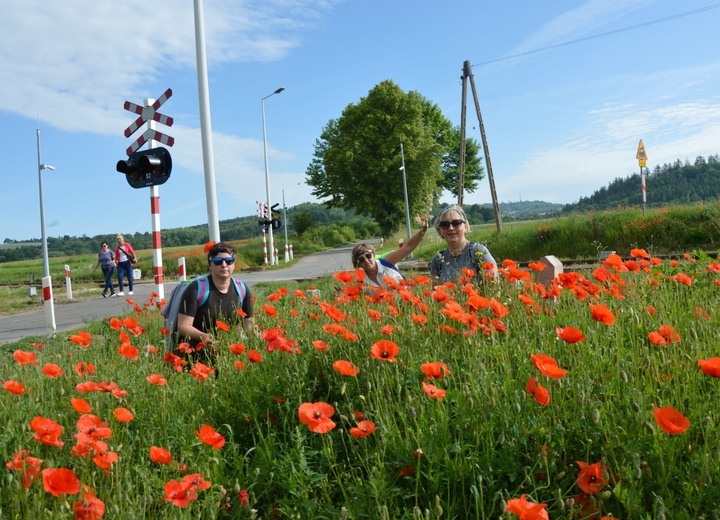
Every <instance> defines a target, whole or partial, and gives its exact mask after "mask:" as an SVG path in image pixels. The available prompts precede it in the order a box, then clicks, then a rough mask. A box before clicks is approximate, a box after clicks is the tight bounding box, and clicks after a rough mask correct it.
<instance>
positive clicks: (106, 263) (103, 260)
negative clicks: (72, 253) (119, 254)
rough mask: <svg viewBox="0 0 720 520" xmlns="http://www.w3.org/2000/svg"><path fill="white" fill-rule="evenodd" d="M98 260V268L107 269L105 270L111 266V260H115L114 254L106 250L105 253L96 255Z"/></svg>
mask: <svg viewBox="0 0 720 520" xmlns="http://www.w3.org/2000/svg"><path fill="white" fill-rule="evenodd" d="M98 258H99V259H100V267H101V268H102V269H107V268H109V267H112V266H113V260H115V254H114V253H113V252H112V251H110V250H109V249H108V250H107V251H105V252H102V251H100V252H99V253H98Z"/></svg>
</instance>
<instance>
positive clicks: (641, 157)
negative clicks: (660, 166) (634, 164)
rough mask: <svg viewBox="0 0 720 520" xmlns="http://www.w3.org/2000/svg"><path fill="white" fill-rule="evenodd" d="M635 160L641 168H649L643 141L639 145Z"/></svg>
mask: <svg viewBox="0 0 720 520" xmlns="http://www.w3.org/2000/svg"><path fill="white" fill-rule="evenodd" d="M635 158H636V159H637V160H638V164H639V165H640V168H647V166H646V164H647V154H646V153H645V145H644V144H643V142H642V139H640V144H639V145H638V149H637V154H635Z"/></svg>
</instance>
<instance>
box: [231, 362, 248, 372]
mask: <svg viewBox="0 0 720 520" xmlns="http://www.w3.org/2000/svg"><path fill="white" fill-rule="evenodd" d="M234 365H235V369H236V370H242V369H243V368H245V367H246V366H247V365H246V364H245V362H244V361H235V363H234Z"/></svg>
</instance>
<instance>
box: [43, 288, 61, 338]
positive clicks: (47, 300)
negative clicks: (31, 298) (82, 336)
mask: <svg viewBox="0 0 720 520" xmlns="http://www.w3.org/2000/svg"><path fill="white" fill-rule="evenodd" d="M42 290H43V306H44V307H45V326H46V327H47V328H48V330H56V329H57V327H56V326H55V303H54V302H53V294H52V278H51V277H49V276H44V277H43V279H42Z"/></svg>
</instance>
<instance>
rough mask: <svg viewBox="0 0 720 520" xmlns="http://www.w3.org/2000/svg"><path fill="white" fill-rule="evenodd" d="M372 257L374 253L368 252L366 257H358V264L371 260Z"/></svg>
mask: <svg viewBox="0 0 720 520" xmlns="http://www.w3.org/2000/svg"><path fill="white" fill-rule="evenodd" d="M372 257H373V253H372V251H368V252H367V253H365V254H364V255H360V256H358V257H357V260H356V262H357V263H358V264H359V263H362V262H363V260H370V259H371V258H372Z"/></svg>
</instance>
